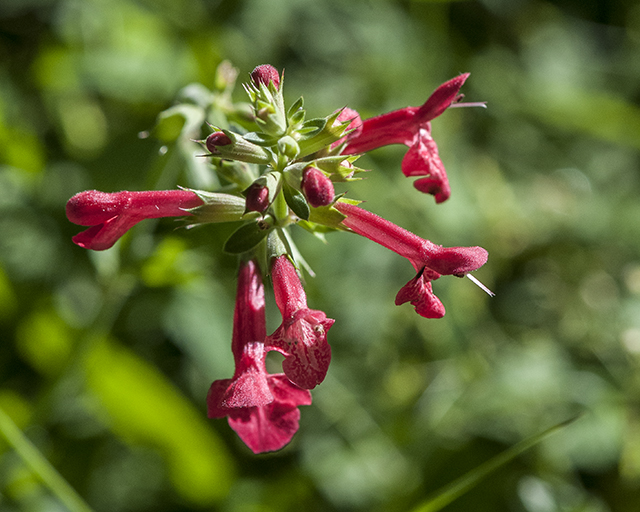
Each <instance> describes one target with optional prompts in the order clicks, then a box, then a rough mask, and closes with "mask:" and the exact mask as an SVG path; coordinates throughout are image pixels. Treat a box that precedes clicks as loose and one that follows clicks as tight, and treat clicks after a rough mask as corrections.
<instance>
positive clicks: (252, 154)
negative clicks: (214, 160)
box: [214, 127, 273, 164]
mask: <svg viewBox="0 0 640 512" xmlns="http://www.w3.org/2000/svg"><path fill="white" fill-rule="evenodd" d="M215 129H216V130H219V131H221V132H222V133H224V134H225V135H226V136H227V137H229V139H230V140H231V144H227V145H226V146H216V151H217V152H218V153H217V154H214V156H220V157H222V158H228V159H230V160H238V161H240V162H247V163H250V164H269V163H271V162H272V161H273V153H271V151H269V150H268V149H265V148H263V147H262V146H259V145H257V144H254V143H253V142H251V141H250V140H248V139H246V138H245V137H243V136H242V135H238V134H237V133H234V132H232V131H230V130H226V129H224V128H217V127H216V128H215Z"/></svg>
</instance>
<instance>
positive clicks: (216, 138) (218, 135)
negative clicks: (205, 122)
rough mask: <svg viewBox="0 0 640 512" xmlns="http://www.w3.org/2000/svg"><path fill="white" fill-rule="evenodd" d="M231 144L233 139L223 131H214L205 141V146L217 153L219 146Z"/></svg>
mask: <svg viewBox="0 0 640 512" xmlns="http://www.w3.org/2000/svg"><path fill="white" fill-rule="evenodd" d="M229 144H231V139H230V138H229V137H228V136H227V135H225V134H224V133H223V132H213V133H212V134H211V135H209V136H208V137H207V140H206V141H205V146H206V147H207V149H208V150H209V151H211V152H212V153H217V149H216V148H217V146H228V145H229Z"/></svg>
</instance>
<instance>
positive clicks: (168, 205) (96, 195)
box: [67, 190, 203, 251]
mask: <svg viewBox="0 0 640 512" xmlns="http://www.w3.org/2000/svg"><path fill="white" fill-rule="evenodd" d="M202 204H203V201H202V199H200V197H198V195H197V194H196V193H194V192H191V191H189V190H152V191H145V192H129V191H123V192H112V193H107V192H99V191H98V190H87V191H85V192H80V193H79V194H76V195H75V196H73V197H72V198H71V199H69V201H68V202H67V218H68V219H69V220H70V221H71V222H73V223H74V224H79V225H81V226H91V227H90V228H89V229H87V230H85V231H83V232H82V233H78V234H77V235H76V236H74V237H73V239H72V240H73V242H74V243H76V244H77V245H79V246H80V247H84V248H85V249H93V250H94V251H103V250H105V249H109V248H110V247H112V246H113V244H115V243H116V242H117V241H118V239H119V238H120V237H121V236H122V235H124V234H125V233H126V232H127V231H128V230H129V229H131V228H132V227H133V226H135V225H136V224H137V223H138V222H140V221H141V220H143V219H157V218H160V217H184V216H185V215H189V212H188V210H189V209H191V208H195V207H197V206H201V205H202Z"/></svg>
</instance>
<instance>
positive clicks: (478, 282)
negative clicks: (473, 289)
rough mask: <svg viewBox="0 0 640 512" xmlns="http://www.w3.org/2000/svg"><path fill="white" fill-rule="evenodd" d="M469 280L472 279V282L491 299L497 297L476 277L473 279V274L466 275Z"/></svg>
mask: <svg viewBox="0 0 640 512" xmlns="http://www.w3.org/2000/svg"><path fill="white" fill-rule="evenodd" d="M465 275H466V276H467V277H468V278H469V279H471V281H473V282H474V283H475V285H476V286H478V287H479V288H480V289H481V290H483V291H484V292H485V293H486V294H487V295H488V296H489V297H495V296H496V294H495V293H493V292H492V291H491V290H489V288H487V287H486V286H485V285H483V284H482V283H481V282H480V281H478V280H477V279H476V278H475V277H473V276H472V275H471V274H465Z"/></svg>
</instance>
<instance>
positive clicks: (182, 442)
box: [86, 340, 236, 506]
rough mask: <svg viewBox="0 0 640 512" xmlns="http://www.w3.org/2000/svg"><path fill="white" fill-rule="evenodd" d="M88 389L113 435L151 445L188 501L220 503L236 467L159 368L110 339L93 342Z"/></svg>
mask: <svg viewBox="0 0 640 512" xmlns="http://www.w3.org/2000/svg"><path fill="white" fill-rule="evenodd" d="M86 375H87V384H88V386H89V389H91V391H93V392H94V393H95V394H96V396H97V397H98V398H99V400H100V402H101V403H102V405H103V406H104V408H105V411H106V413H107V415H108V417H109V419H110V420H111V427H112V429H113V431H114V432H115V433H117V434H118V435H120V436H122V437H123V438H124V439H126V440H128V441H129V442H132V443H149V444H152V445H154V446H156V447H158V448H159V449H160V450H161V451H162V452H163V453H164V455H165V457H166V460H167V463H168V466H169V469H170V477H171V481H172V483H173V485H174V486H175V488H176V490H177V491H178V492H179V493H180V495H181V496H182V497H183V498H184V499H185V500H187V501H189V502H191V503H193V504H196V505H198V506H207V505H211V504H212V503H215V502H218V501H220V500H222V499H223V498H224V497H225V496H226V495H227V493H228V492H229V488H230V486H231V484H232V483H233V481H234V479H235V476H234V475H235V472H236V468H235V464H234V463H233V460H232V459H231V457H230V454H229V453H228V452H227V450H226V448H225V446H224V444H223V442H222V441H221V440H220V439H219V438H218V436H217V435H216V434H215V431H214V430H213V428H212V427H211V425H209V424H208V423H207V422H206V420H205V419H204V417H203V415H202V414H200V413H198V411H196V410H195V409H194V407H193V405H192V404H191V402H189V401H188V400H187V399H186V398H185V397H184V396H183V395H182V394H181V393H180V392H179V391H178V390H177V389H175V388H174V387H173V385H172V384H171V383H170V382H169V381H168V380H167V379H166V377H165V376H164V375H162V374H161V373H160V372H158V370H156V369H155V368H154V367H153V366H151V365H150V364H148V363H147V362H145V361H143V360H142V359H140V358H139V357H138V356H136V355H135V354H134V353H133V352H131V351H129V350H128V349H126V348H124V347H122V346H120V345H118V344H117V343H116V342H114V341H107V340H99V341H96V343H95V345H94V346H93V347H92V349H91V351H90V353H89V354H88V357H87V359H86Z"/></svg>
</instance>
